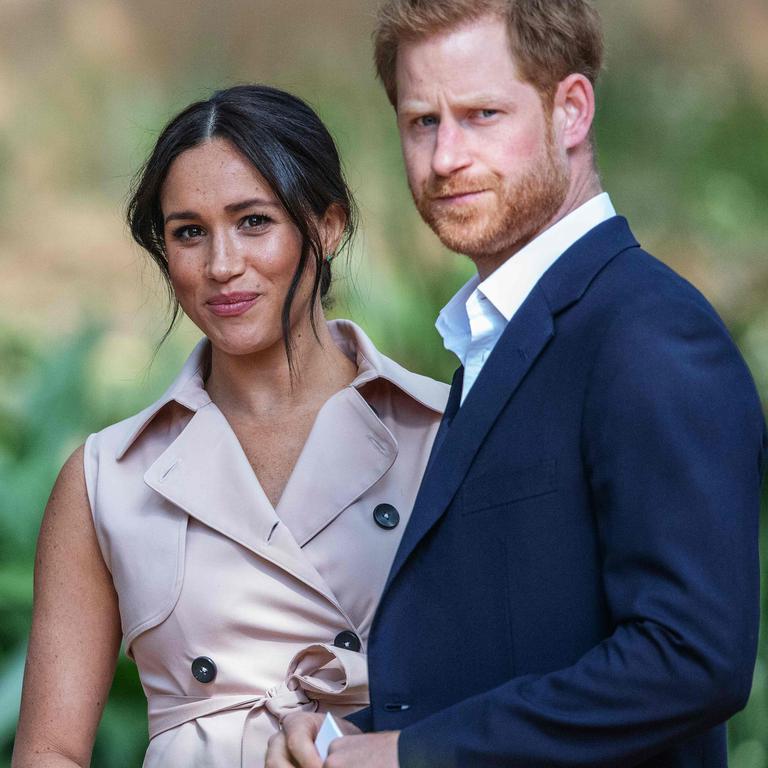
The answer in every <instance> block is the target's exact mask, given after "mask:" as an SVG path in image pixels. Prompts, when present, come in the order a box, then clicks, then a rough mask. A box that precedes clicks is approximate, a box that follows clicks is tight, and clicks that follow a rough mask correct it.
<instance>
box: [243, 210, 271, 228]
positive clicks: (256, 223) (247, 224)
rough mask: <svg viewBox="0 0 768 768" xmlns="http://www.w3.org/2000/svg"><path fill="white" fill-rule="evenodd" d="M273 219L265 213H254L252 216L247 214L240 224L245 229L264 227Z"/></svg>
mask: <svg viewBox="0 0 768 768" xmlns="http://www.w3.org/2000/svg"><path fill="white" fill-rule="evenodd" d="M271 221H272V219H270V218H269V216H265V215H264V214H263V213H253V214H251V215H250V216H246V217H245V218H244V219H243V220H242V222H240V226H241V227H243V228H244V229H263V228H264V227H265V226H266V225H267V224H269V223H270V222H271Z"/></svg>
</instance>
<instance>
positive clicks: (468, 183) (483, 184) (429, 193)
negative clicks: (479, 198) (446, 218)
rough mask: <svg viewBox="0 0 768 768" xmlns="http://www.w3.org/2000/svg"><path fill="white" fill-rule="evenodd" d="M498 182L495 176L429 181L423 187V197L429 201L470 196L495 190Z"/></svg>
mask: <svg viewBox="0 0 768 768" xmlns="http://www.w3.org/2000/svg"><path fill="white" fill-rule="evenodd" d="M497 186H498V180H497V179H496V177H495V176H492V175H485V176H473V177H471V178H469V177H463V178H462V177H451V178H449V179H430V181H428V182H427V183H426V184H425V185H424V187H423V190H422V192H423V197H425V198H427V199H429V200H439V199H440V198H443V197H456V196H457V195H470V194H472V193H474V192H485V191H486V190H489V189H496V187H497Z"/></svg>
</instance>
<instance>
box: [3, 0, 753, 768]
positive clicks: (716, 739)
mask: <svg viewBox="0 0 768 768" xmlns="http://www.w3.org/2000/svg"><path fill="white" fill-rule="evenodd" d="M601 55H602V42H601V33H600V25H599V19H598V17H597V15H596V13H595V11H594V10H593V9H592V8H591V6H590V5H589V4H588V3H587V2H586V0H548V1H547V2H541V0H432V2H429V3H424V2H419V0H387V1H386V2H385V3H384V5H383V6H382V9H381V11H380V14H379V19H378V26H377V30H376V63H377V67H378V72H379V75H380V77H381V79H382V81H383V83H384V86H385V88H386V89H387V94H388V96H389V98H390V100H391V101H392V104H393V106H394V107H395V110H396V114H397V121H398V127H399V130H400V136H401V139H402V145H403V154H404V158H405V165H406V169H407V174H408V180H409V184H410V187H411V191H412V194H413V197H414V200H415V202H416V205H417V207H418V209H419V211H420V213H421V214H422V216H423V218H424V219H425V221H426V222H427V223H428V224H429V225H430V226H431V227H432V229H433V230H434V231H435V232H436V233H437V235H438V236H439V237H440V239H441V240H442V241H443V242H444V243H445V244H446V245H447V246H448V247H449V248H451V249H453V250H456V251H458V252H461V253H464V254H466V255H468V256H469V257H470V258H472V260H473V261H474V263H475V264H476V266H477V272H478V275H477V277H476V278H473V279H472V280H471V281H470V282H469V283H468V284H467V285H466V286H465V287H464V288H462V289H461V290H460V291H459V293H458V294H457V295H456V296H455V297H454V299H452V300H451V302H450V303H449V304H448V305H447V306H446V308H445V309H444V310H443V311H442V313H441V315H440V317H439V319H438V329H439V330H440V333H441V334H442V336H443V339H444V341H445V344H446V346H447V347H448V348H449V349H451V350H453V351H454V352H455V353H456V354H457V356H458V357H459V359H460V361H461V364H462V365H461V367H460V368H459V370H458V371H457V373H456V375H455V377H454V380H453V383H452V386H451V389H450V393H448V392H447V389H446V388H444V387H443V385H441V384H438V383H436V382H433V381H431V380H429V379H425V378H424V377H421V376H417V375H415V374H412V373H409V372H407V371H405V370H403V369H402V368H400V367H399V366H398V365H397V364H396V363H394V362H392V361H391V360H388V359H387V358H386V357H384V356H383V355H381V354H380V353H379V352H377V350H376V349H375V348H374V347H373V345H372V343H371V342H370V341H369V340H368V339H367V338H366V337H365V335H364V334H363V333H362V331H361V330H360V329H359V328H357V327H356V326H354V325H353V324H352V323H349V322H344V321H337V322H330V323H326V321H325V320H324V317H323V313H322V298H323V297H324V296H325V295H326V293H327V291H328V289H329V286H330V281H331V270H332V256H333V254H334V253H335V252H336V251H337V250H338V249H339V248H340V246H341V245H343V243H344V242H345V240H346V239H348V237H349V235H350V234H351V231H352V226H353V223H354V206H353V203H352V201H351V198H350V195H349V192H348V190H347V188H346V185H345V184H344V181H343V178H342V175H341V171H340V166H339V160H338V157H337V155H336V151H335V148H334V146H333V142H332V139H331V138H330V136H329V135H328V134H327V132H326V131H325V129H324V128H323V126H322V124H321V123H320V122H319V120H318V119H317V117H316V115H314V113H313V112H312V111H311V110H309V109H308V107H307V106H306V105H304V104H303V103H302V102H300V101H299V100H297V99H295V98H293V97H291V96H289V95H287V94H284V93H281V92H278V91H275V90H272V89H268V88H264V87H248V86H244V87H238V88H233V89H229V90H227V91H222V92H220V93H218V94H216V95H214V96H213V97H212V98H211V99H210V100H208V101H206V102H201V103H197V104H194V105H192V106H191V107H189V108H188V109H187V110H185V111H184V112H183V113H181V114H180V115H179V116H178V117H177V118H175V119H174V120H173V121H172V122H171V123H170V125H169V126H168V127H167V128H166V130H165V131H164V133H163V134H162V135H161V137H160V139H159V141H158V143H157V146H156V147H155V150H154V152H153V154H152V155H151V157H150V159H149V161H148V163H147V165H146V166H145V168H144V169H143V171H142V174H141V176H140V179H139V182H138V185H137V187H136V190H135V193H134V196H133V198H132V202H131V205H130V209H129V218H130V223H131V227H132V232H133V235H134V237H135V238H136V240H137V241H138V242H139V243H140V244H141V245H142V246H144V247H145V248H146V249H147V251H148V252H149V253H150V254H151V256H152V257H153V258H154V259H155V261H156V262H157V264H158V266H159V268H160V270H161V272H162V274H163V275H164V276H165V278H166V279H167V280H168V282H169V285H170V286H171V288H172V291H173V295H174V297H175V299H176V301H177V302H178V304H179V305H180V306H181V308H182V309H183V310H184V312H186V313H187V314H188V315H189V316H190V317H191V319H192V320H193V321H194V322H195V323H196V324H197V325H198V326H199V327H200V329H201V330H202V331H203V333H204V334H205V337H206V338H205V339H204V340H203V342H201V344H200V345H199V346H198V347H197V348H196V349H195V351H194V352H193V354H192V356H191V358H190V359H189V361H188V362H187V364H186V366H185V368H184V369H183V371H182V373H181V374H180V376H179V377H178V378H177V380H176V381H175V382H174V384H173V385H172V386H171V387H170V389H169V390H168V391H167V392H166V394H165V395H164V396H163V397H162V398H161V399H160V400H159V401H158V402H156V403H155V404H154V405H152V406H151V407H150V408H148V409H147V410H145V411H143V412H142V413H140V414H138V415H137V416H135V417H133V418H131V419H128V420H127V421H125V422H122V423H120V424H117V425H114V426H112V427H109V428H107V429H105V430H103V431H102V432H100V433H98V434H96V435H93V436H91V437H90V438H89V439H88V441H87V443H86V445H85V446H84V448H83V449H80V450H79V451H77V452H76V453H75V455H74V456H73V457H72V458H71V459H70V460H69V461H68V462H67V464H66V465H65V467H64V469H63V470H62V473H61V475H60V478H59V480H58V481H57V484H56V486H55V488H54V491H53V494H52V496H51V500H50V502H49V506H48V509H47V510H46V514H45V518H44V522H43V526H42V529H41V537H40V545H39V555H38V563H37V576H36V603H35V613H34V620H33V629H32V635H31V640H30V650H29V661H28V665H27V671H26V676H25V690H24V696H23V702H22V712H21V718H20V726H19V731H18V735H17V741H16V752H15V758H14V766H15V767H16V768H26V766H36V767H37V768H44V767H45V766H51V767H53V766H77V765H80V766H84V765H87V764H88V763H89V760H90V751H91V747H92V742H93V735H94V732H95V729H96V726H97V723H98V719H99V715H100V712H101V709H102V706H103V703H104V698H105V696H106V694H107V691H108V689H109V683H110V679H111V675H112V671H113V668H114V663H115V657H116V654H117V650H118V647H119V644H120V641H121V639H122V640H123V641H124V643H125V645H126V648H127V650H128V652H129V653H130V654H131V655H132V657H133V658H134V659H135V660H136V662H137V664H138V666H139V671H140V675H141V680H142V684H143V686H144V690H145V692H146V694H147V696H148V701H149V720H150V735H151V741H150V745H149V749H148V751H147V756H146V759H145V763H144V764H145V766H176V765H190V766H215V767H217V768H218V767H219V766H222V767H223V766H227V767H230V766H236V765H242V766H248V767H250V766H262V765H266V766H268V768H287V767H288V766H302V767H303V768H319V767H320V766H321V760H320V758H319V757H318V755H317V753H316V751H315V749H314V746H313V740H314V737H315V734H316V732H317V730H318V727H319V724H320V723H321V722H322V719H323V717H324V715H323V713H325V712H329V711H330V712H333V713H334V714H335V715H337V716H338V717H339V719H340V721H341V726H342V730H343V731H344V732H345V734H346V735H345V737H343V738H341V739H338V740H336V741H335V742H333V744H332V745H331V750H330V755H329V757H328V760H327V762H326V765H327V766H328V767H329V768H396V767H397V766H401V768H421V767H422V766H423V767H426V768H429V767H434V768H485V767H486V766H488V767H489V768H490V766H525V767H526V768H531V767H533V766H542V767H544V766H547V767H551V766H558V765H562V766H566V765H568V766H635V765H646V766H665V767H667V766H669V767H670V768H671V767H672V766H675V767H678V766H679V767H680V768H683V767H685V768H693V767H694V766H696V767H697V768H705V767H707V768H709V767H712V768H714V767H715V766H717V767H719V766H724V765H726V763H727V757H726V742H725V727H724V722H725V720H726V719H727V718H728V717H729V716H730V715H731V714H733V713H734V712H735V711H737V710H738V709H739V708H741V707H742V706H743V705H744V703H745V701H746V698H747V696H748V693H749V688H750V682H751V675H752V669H753V664H754V658H755V652H756V640H757V624H758V581H759V578H758V560H757V520H758V508H759V489H760V481H761V475H762V463H763V453H764V426H763V420H762V415H761V410H760V403H759V399H758V397H757V394H756V392H755V389H754V386H753V383H752V381H751V378H750V376H749V373H748V371H747V369H746V367H745V365H744V363H743V361H742V360H741V357H740V356H739V354H738V352H737V350H736V348H735V347H734V345H733V343H732V341H731V339H730V338H729V336H728V333H727V331H726V330H725V328H724V326H723V324H722V322H721V321H720V320H719V318H718V317H717V315H716V314H715V313H714V311H713V310H712V308H711V307H710V306H709V305H708V304H707V302H706V301H705V300H704V299H703V298H702V297H701V295H700V294H699V293H698V292H697V291H696V290H695V289H693V288H692V287H691V286H690V285H688V284H687V283H686V282H685V281H683V280H682V279H681V278H679V277H678V276H677V275H675V274H674V273H673V272H671V271H670V270H669V269H667V268H666V267H664V266H663V265H662V264H661V263H659V262H658V261H656V260H654V259H653V258H652V257H651V256H649V255H648V254H646V253H644V252H643V251H642V250H641V249H640V247H639V246H638V244H637V242H636V241H635V239H634V237H633V236H632V233H631V232H630V230H629V227H628V225H627V223H626V221H625V220H624V219H623V218H620V217H618V216H616V215H615V212H614V209H613V207H612V204H611V201H610V199H609V198H608V196H607V194H605V193H604V192H603V191H602V189H601V187H600V182H599V177H598V174H597V170H596V167H595V161H594V147H593V143H592V134H591V128H592V119H593V115H594V84H595V80H596V78H597V75H598V72H599V70H600V64H601ZM446 397H447V404H446ZM443 411H444V413H443ZM422 475H423V479H422ZM72 659H74V660H76V663H73V664H70V663H68V660H72ZM345 716H348V718H347V719H343V718H344V717H345ZM278 725H280V726H281V730H278ZM361 732H362V733H361Z"/></svg>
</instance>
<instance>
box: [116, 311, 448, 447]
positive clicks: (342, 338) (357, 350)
mask: <svg viewBox="0 0 768 768" xmlns="http://www.w3.org/2000/svg"><path fill="white" fill-rule="evenodd" d="M328 328H329V330H330V332H331V337H332V338H333V340H334V342H335V343H336V345H337V346H338V347H339V348H340V349H341V350H342V352H344V354H345V355H347V357H349V359H350V360H352V361H353V362H355V363H356V365H357V376H356V377H355V378H354V380H353V381H352V382H350V384H349V386H350V387H354V388H356V389H360V388H361V387H363V386H364V385H366V384H368V383H369V382H371V381H374V380H375V379H383V380H385V381H387V382H389V383H390V384H392V385H393V386H395V387H397V388H398V389H400V390H401V391H402V392H404V393H405V394H406V395H408V396H409V397H410V398H412V399H413V400H415V401H416V402H418V403H420V404H421V405H423V406H424V407H425V408H428V409H430V410H432V411H435V412H437V413H442V412H443V410H444V408H445V402H446V386H445V384H442V383H441V382H438V381H435V380H434V379H430V378H428V377H427V376H421V375H420V374H418V373H413V372H411V371H408V370H406V369H405V368H403V367H402V366H401V365H398V363H396V362H395V361H394V360H391V359H390V358H388V357H386V356H385V355H383V354H381V352H379V350H378V349H376V347H375V345H374V344H373V342H372V341H371V340H370V339H369V338H368V336H367V335H366V334H365V333H364V332H363V330H362V329H361V328H360V327H359V326H358V325H356V324H355V323H353V322H352V321H351V320H330V321H328ZM209 357H210V342H209V341H208V339H207V338H203V339H201V340H200V341H199V342H198V343H197V345H196V346H195V348H194V349H193V350H192V353H191V354H190V355H189V357H188V358H187V361H186V362H185V363H184V366H183V367H182V369H181V371H180V372H179V374H178V376H176V378H175V379H174V381H173V383H172V384H171V385H170V386H169V387H168V389H167V390H166V391H165V392H164V393H163V395H162V396H161V397H160V398H159V399H158V400H156V401H155V402H154V403H152V405H150V406H148V407H147V408H145V409H144V410H143V411H141V412H140V413H138V414H136V416H134V417H133V419H132V421H133V422H134V423H133V424H132V425H131V428H130V431H129V433H128V435H127V436H126V439H125V440H124V441H123V443H122V444H121V446H120V448H119V450H118V453H117V455H116V458H117V459H118V460H120V459H121V458H122V457H123V456H124V455H125V453H126V452H127V450H128V449H129V448H130V447H131V446H132V445H133V443H134V442H135V441H136V440H137V439H138V437H139V436H140V435H141V433H142V432H143V431H144V430H145V429H146V428H147V427H148V426H149V424H150V423H151V422H152V420H153V419H154V418H155V416H157V414H158V413H159V412H160V411H161V410H162V409H163V408H164V407H165V406H166V405H168V403H171V402H176V403H178V404H179V405H181V406H183V407H184V408H187V409H188V410H190V411H192V412H197V411H198V410H199V409H200V408H203V407H204V406H206V405H208V404H209V403H210V402H211V398H210V397H209V395H208V392H207V391H206V389H205V385H204V382H203V371H204V370H205V367H206V363H207V361H208V359H209Z"/></svg>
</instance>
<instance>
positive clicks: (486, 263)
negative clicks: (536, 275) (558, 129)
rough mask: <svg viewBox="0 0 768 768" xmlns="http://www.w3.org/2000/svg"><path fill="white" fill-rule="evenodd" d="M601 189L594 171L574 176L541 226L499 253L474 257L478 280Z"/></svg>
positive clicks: (482, 278)
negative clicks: (560, 202) (554, 211)
mask: <svg viewBox="0 0 768 768" xmlns="http://www.w3.org/2000/svg"><path fill="white" fill-rule="evenodd" d="M602 191H603V188H602V185H601V184H600V177H599V176H598V175H597V172H596V171H594V170H590V172H589V173H584V174H581V175H577V176H574V177H573V178H572V181H571V184H570V186H569V187H568V192H567V193H566V195H565V198H564V200H563V203H562V205H561V206H560V207H559V208H558V209H557V212H556V213H555V214H554V216H552V217H551V218H550V219H549V220H548V221H547V222H546V223H545V224H544V226H543V227H540V228H539V229H538V230H536V231H535V232H533V233H532V234H531V235H529V236H528V237H526V238H524V239H522V240H520V241H519V242H517V243H515V244H514V245H512V246H511V247H510V248H506V249H505V250H504V251H503V252H501V253H496V254H489V255H487V256H479V257H476V258H475V259H474V262H475V266H476V267H477V274H478V276H479V277H480V280H481V281H483V280H485V279H486V278H487V277H489V276H490V275H491V274H493V273H494V272H495V271H496V270H497V269H498V268H499V267H500V266H501V265H502V264H504V262H506V261H508V260H509V259H511V258H512V257H513V256H514V255H515V254H516V253H518V252H519V251H521V250H522V249H523V248H525V246H526V245H528V244H529V243H530V242H532V241H533V240H535V239H536V238H537V237H538V236H539V235H541V234H542V233H543V232H546V231H547V230H548V229H550V228H551V227H553V226H554V225H555V224H557V222H558V221H561V220H562V219H564V218H565V217H566V216H568V215H569V214H571V213H573V212H574V211H575V210H576V209H577V208H580V207H581V206H582V205H584V203H586V202H588V201H589V200H591V199H592V198H593V197H596V196H597V195H599V194H600V193H601V192H602Z"/></svg>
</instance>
